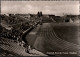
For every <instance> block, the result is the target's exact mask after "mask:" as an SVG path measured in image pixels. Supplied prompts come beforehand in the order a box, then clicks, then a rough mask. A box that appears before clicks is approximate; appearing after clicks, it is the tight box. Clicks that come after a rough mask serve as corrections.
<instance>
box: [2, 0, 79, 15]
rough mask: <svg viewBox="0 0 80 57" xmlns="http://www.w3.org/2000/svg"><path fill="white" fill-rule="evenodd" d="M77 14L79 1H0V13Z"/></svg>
mask: <svg viewBox="0 0 80 57" xmlns="http://www.w3.org/2000/svg"><path fill="white" fill-rule="evenodd" d="M38 11H42V12H43V14H55V15H63V14H79V1H1V13H3V14H4V13H5V14H7V13H14V14H16V13H32V14H36V13H37V12H38Z"/></svg>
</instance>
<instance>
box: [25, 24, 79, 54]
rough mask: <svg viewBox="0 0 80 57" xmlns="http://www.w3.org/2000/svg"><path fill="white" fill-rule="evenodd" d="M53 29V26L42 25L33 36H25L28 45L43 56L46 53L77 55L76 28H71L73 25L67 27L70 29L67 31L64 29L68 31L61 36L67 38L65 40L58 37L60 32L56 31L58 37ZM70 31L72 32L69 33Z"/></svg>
mask: <svg viewBox="0 0 80 57" xmlns="http://www.w3.org/2000/svg"><path fill="white" fill-rule="evenodd" d="M64 26H65V25H64ZM64 26H63V27H64ZM66 26H67V25H66ZM54 27H55V24H54V25H53V24H51V23H43V25H41V26H40V28H39V29H38V31H37V33H36V34H33V35H31V34H29V35H28V36H26V40H27V41H28V43H30V45H31V46H32V47H34V48H35V49H37V50H39V51H41V52H43V53H45V54H47V52H76V53H77V52H78V51H79V48H80V46H79V45H78V44H77V43H78V38H77V30H76V28H73V27H75V26H73V25H72V26H69V27H72V28H69V29H68V28H67V27H66V28H65V29H68V30H69V31H67V32H66V33H64V34H63V35H64V36H66V37H67V36H68V37H67V39H64V38H60V37H59V36H60V35H62V34H60V33H61V31H59V29H58V31H59V32H60V33H58V34H59V36H58V35H57V33H56V31H55V29H54ZM58 27H59V26H58ZM65 29H64V32H65ZM36 30H37V29H36ZM60 30H61V28H60ZM70 30H71V31H73V32H72V33H71V31H70ZM62 31H63V30H62ZM68 33H69V34H68ZM62 37H63V36H62ZM66 37H65V38H66ZM70 37H73V38H70ZM31 43H32V44H31ZM53 55H54V54H53Z"/></svg>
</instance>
